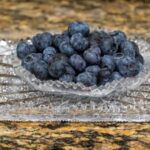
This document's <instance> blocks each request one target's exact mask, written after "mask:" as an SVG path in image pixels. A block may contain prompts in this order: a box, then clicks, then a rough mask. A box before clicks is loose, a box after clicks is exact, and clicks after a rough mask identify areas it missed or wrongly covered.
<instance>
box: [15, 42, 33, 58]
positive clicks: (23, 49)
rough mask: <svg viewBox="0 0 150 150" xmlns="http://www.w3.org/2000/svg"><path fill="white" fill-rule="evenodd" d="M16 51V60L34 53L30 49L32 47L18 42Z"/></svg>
mask: <svg viewBox="0 0 150 150" xmlns="http://www.w3.org/2000/svg"><path fill="white" fill-rule="evenodd" d="M16 51H17V56H18V58H20V59H23V58H25V57H26V56H27V55H29V54H31V53H34V52H35V49H34V47H32V45H29V44H28V43H26V42H25V41H20V42H19V43H18V45H17V48H16Z"/></svg>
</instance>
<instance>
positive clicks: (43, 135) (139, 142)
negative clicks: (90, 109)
mask: <svg viewBox="0 0 150 150" xmlns="http://www.w3.org/2000/svg"><path fill="white" fill-rule="evenodd" d="M74 20H85V21H87V22H88V23H89V24H90V25H92V26H96V27H102V28H108V29H120V30H123V31H125V32H126V33H127V34H131V35H133V34H134V35H138V36H143V37H146V38H150V34H149V33H150V2H149V1H148V0H147V1H146V0H143V1H135V0H133V1H132V0H131V1H124V0H121V1H119V0H118V1H117V0H107V1H105V2H103V1H100V0H93V1H85V0H83V1H80V0H55V1H52V0H51V1H48V0H43V1H42V0H32V2H29V1H28V0H22V2H20V1H19V0H1V1H0V39H11V40H18V39H20V38H25V37H29V36H32V35H33V34H35V33H37V32H40V31H47V30H63V29H65V28H66V26H67V25H68V23H70V22H72V21H74ZM5 149H7V150H8V149H38V150H43V149H45V150H51V149H52V150H54V149H55V150H63V149H66V150H76V149H78V150H83V149H89V150H90V149H91V150H93V149H94V150H111V149H115V150H116V149H120V150H127V149H131V150H134V149H138V150H143V149H145V150H148V149H150V123H115V122H108V123H103V122H101V123H90V122H88V123H77V122H74V123H69V122H7V121H5V122H4V121H3V122H2V121H1V122H0V150H5Z"/></svg>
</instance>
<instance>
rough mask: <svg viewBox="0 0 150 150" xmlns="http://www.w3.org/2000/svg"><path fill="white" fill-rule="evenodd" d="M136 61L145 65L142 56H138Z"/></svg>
mask: <svg viewBox="0 0 150 150" xmlns="http://www.w3.org/2000/svg"><path fill="white" fill-rule="evenodd" d="M135 58H136V60H137V61H139V62H140V63H141V64H144V58H143V56H142V55H141V54H137V55H136V56H135Z"/></svg>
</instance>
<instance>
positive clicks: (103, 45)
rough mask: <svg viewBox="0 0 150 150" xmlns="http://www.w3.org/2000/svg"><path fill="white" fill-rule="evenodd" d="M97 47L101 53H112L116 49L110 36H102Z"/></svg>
mask: <svg viewBox="0 0 150 150" xmlns="http://www.w3.org/2000/svg"><path fill="white" fill-rule="evenodd" d="M99 47H100V49H101V51H102V54H103V55H107V54H108V55H112V54H113V53H114V52H116V51H117V48H116V45H115V43H114V40H113V38H112V37H105V38H102V39H101V40H100V42H99Z"/></svg>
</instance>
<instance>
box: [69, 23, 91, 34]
mask: <svg viewBox="0 0 150 150" xmlns="http://www.w3.org/2000/svg"><path fill="white" fill-rule="evenodd" d="M68 31H69V34H70V36H72V35H73V34H76V33H81V34H82V35H84V36H87V35H88V34H89V31H90V29H89V25H88V24H87V23H85V22H80V21H77V22H73V23H71V24H70V25H69V27H68Z"/></svg>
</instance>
